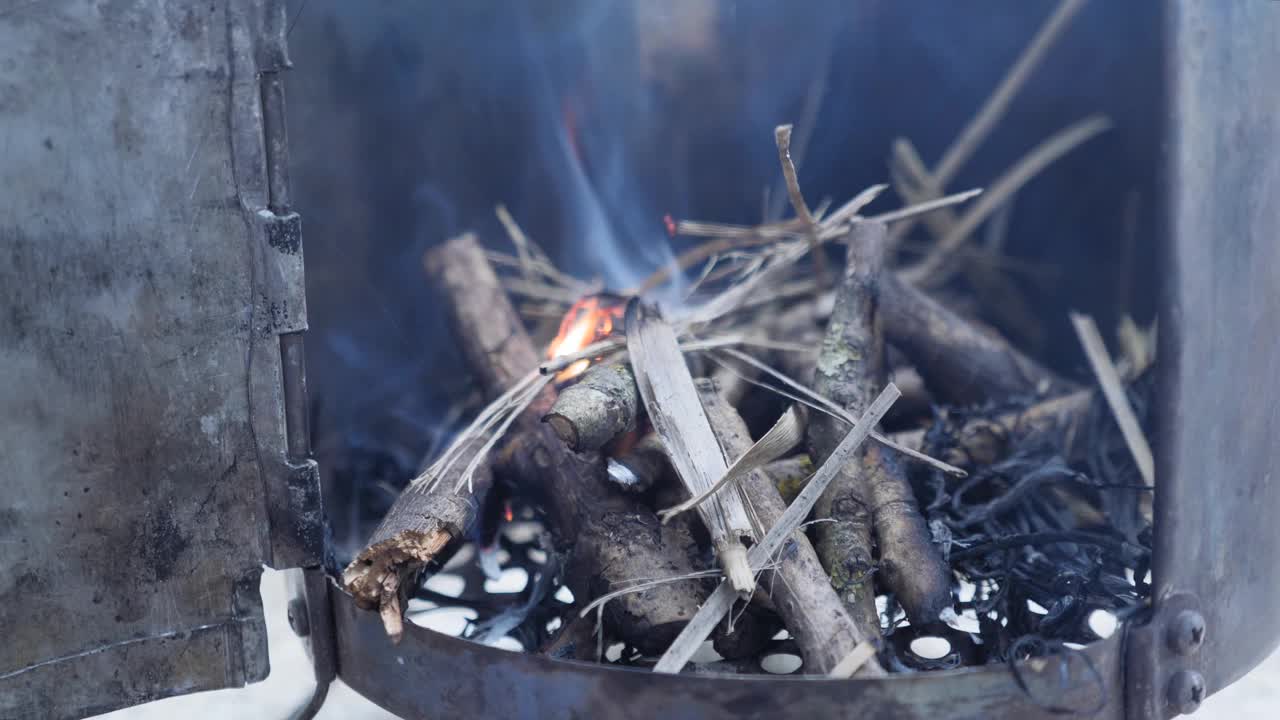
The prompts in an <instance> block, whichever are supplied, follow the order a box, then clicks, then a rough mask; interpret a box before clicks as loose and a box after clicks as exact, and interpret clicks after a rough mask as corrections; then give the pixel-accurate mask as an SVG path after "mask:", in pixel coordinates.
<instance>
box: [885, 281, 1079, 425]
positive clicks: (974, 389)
mask: <svg viewBox="0 0 1280 720" xmlns="http://www.w3.org/2000/svg"><path fill="white" fill-rule="evenodd" d="M880 314H881V315H882V316H883V319H884V331H885V334H886V339H887V340H888V341H889V342H890V343H892V344H893V345H894V346H895V347H897V348H898V349H899V350H901V351H902V353H903V354H904V355H906V356H907V357H908V358H909V359H910V360H911V363H912V364H913V365H915V367H916V370H918V371H919V372H920V376H921V377H922V378H924V382H925V386H926V387H928V389H929V392H930V393H931V394H932V395H933V396H934V397H935V398H937V399H938V400H941V401H942V402H945V403H949V404H954V405H972V404H976V403H980V402H982V401H984V400H987V399H990V398H1007V397H1009V396H1018V395H1032V394H1037V393H1038V394H1046V393H1049V392H1052V391H1054V390H1063V389H1067V388H1068V387H1069V385H1068V383H1066V382H1065V381H1064V380H1062V379H1060V378H1058V377H1057V376H1056V375H1054V374H1053V373H1052V372H1050V371H1049V370H1047V369H1045V368H1044V367H1042V366H1041V365H1040V364H1039V363H1037V362H1035V361H1034V360H1032V359H1031V358H1029V357H1027V356H1026V355H1023V354H1022V353H1021V352H1019V351H1018V350H1017V349H1015V348H1014V347H1013V346H1011V345H1010V344H1009V343H1008V341H1006V340H1005V339H1004V338H1002V337H1000V336H999V335H997V334H995V333H993V332H986V331H984V330H982V329H979V328H978V327H976V326H975V325H974V324H973V323H971V322H969V321H967V320H965V319H964V318H963V317H961V316H959V315H957V314H955V313H954V312H952V311H950V310H948V309H947V308H945V307H943V306H942V305H941V304H940V303H938V302H936V301H935V300H933V299H932V298H930V297H929V296H928V295H926V294H925V293H924V292H923V291H921V290H918V289H916V288H915V287H912V286H911V285H909V284H908V283H906V282H904V281H903V280H902V279H901V278H900V277H898V276H897V274H895V273H889V272H886V273H882V274H881V276H880Z"/></svg>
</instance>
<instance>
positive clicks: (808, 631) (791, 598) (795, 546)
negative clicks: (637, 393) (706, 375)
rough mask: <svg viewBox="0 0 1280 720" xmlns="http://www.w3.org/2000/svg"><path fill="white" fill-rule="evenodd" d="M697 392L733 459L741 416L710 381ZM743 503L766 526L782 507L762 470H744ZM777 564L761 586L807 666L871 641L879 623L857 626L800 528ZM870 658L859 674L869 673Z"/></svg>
mask: <svg viewBox="0 0 1280 720" xmlns="http://www.w3.org/2000/svg"><path fill="white" fill-rule="evenodd" d="M698 393H699V395H700V396H701V398H702V407H703V408H704V409H705V410H706V412H707V419H708V420H710V422H711V427H712V428H713V429H714V430H715V432H716V437H717V438H718V439H719V441H720V445H721V446H722V447H723V448H724V453H725V455H726V456H728V457H738V456H740V455H742V454H743V453H745V452H746V451H747V450H748V449H749V448H750V447H751V435H750V434H749V432H748V430H747V426H746V423H744V422H743V421H742V417H741V416H739V415H738V413H737V411H735V410H734V409H733V406H731V405H730V404H729V403H728V402H727V401H726V399H725V398H724V397H723V396H721V395H720V394H719V393H717V392H716V387H715V385H714V384H713V383H711V382H710V381H707V380H701V381H699V382H698ZM739 484H740V486H741V487H742V491H743V493H744V495H745V496H746V499H747V501H748V502H749V503H750V504H751V507H752V508H753V509H754V510H755V512H756V514H757V515H758V516H759V518H760V523H761V524H762V525H765V526H767V527H772V526H773V525H775V524H776V523H777V522H778V521H779V519H780V518H781V517H782V514H783V513H784V512H785V511H786V505H785V504H784V503H783V502H782V498H781V497H779V495H778V490H777V489H776V488H775V487H774V484H773V480H772V479H771V478H770V477H769V476H768V475H767V474H766V473H765V472H763V471H760V470H756V471H753V472H750V473H748V474H747V475H746V476H744V477H743V478H742V479H741V480H740V481H739ZM788 542H790V543H792V547H790V548H789V549H787V550H784V551H783V553H782V556H781V558H780V559H779V561H778V566H777V568H776V569H775V570H773V571H772V573H773V578H772V582H771V581H770V580H768V579H766V580H764V582H763V583H762V586H763V587H767V588H771V589H772V595H773V602H774V607H775V608H777V611H778V614H779V615H780V616H782V621H783V623H784V624H785V625H786V626H787V630H789V631H790V632H791V635H792V636H793V637H794V638H795V640H796V645H797V646H798V647H799V648H800V651H801V653H803V655H804V661H805V664H806V666H807V667H810V668H813V669H814V670H816V671H817V672H820V673H822V674H824V675H825V674H827V673H830V672H831V671H832V670H835V669H836V667H837V666H838V665H839V664H840V662H841V661H842V660H844V659H845V658H847V657H849V656H850V655H851V654H852V653H853V652H854V650H856V649H857V648H858V646H859V645H861V644H862V643H864V642H867V641H872V642H875V641H876V640H878V639H879V636H880V624H879V622H877V623H876V624H875V625H871V626H859V625H858V624H857V623H855V622H854V619H853V617H852V616H850V615H849V613H848V612H847V611H846V610H845V608H844V606H843V605H842V604H841V603H840V598H839V596H837V595H836V593H835V591H834V590H833V589H832V588H831V582H830V581H829V580H828V579H827V573H826V571H825V570H823V569H822V565H821V564H820V563H819V562H818V556H817V554H816V553H814V551H813V546H812V545H810V544H809V540H808V538H807V537H805V535H804V533H802V532H799V531H797V532H793V533H792V534H791V537H790V538H789V539H788ZM872 667H874V661H873V662H872V663H871V664H869V665H866V666H864V673H870V672H874V671H873V670H872V669H871V668H872Z"/></svg>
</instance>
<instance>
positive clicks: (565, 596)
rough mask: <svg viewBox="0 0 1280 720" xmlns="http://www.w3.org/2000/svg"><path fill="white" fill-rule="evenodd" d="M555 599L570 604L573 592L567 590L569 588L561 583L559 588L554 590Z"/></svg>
mask: <svg viewBox="0 0 1280 720" xmlns="http://www.w3.org/2000/svg"><path fill="white" fill-rule="evenodd" d="M556 599H557V600H559V601H560V602H562V603H565V604H566V605H571V604H573V593H572V592H570V591H569V588H567V587H565V586H564V585H561V586H560V589H559V590H556Z"/></svg>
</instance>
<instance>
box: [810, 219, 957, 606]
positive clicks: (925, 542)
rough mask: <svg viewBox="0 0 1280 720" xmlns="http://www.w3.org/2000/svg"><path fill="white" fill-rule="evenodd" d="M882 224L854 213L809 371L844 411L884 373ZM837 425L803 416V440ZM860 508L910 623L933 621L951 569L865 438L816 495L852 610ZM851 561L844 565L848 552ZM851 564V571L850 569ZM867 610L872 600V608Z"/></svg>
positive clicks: (886, 454)
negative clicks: (806, 422)
mask: <svg viewBox="0 0 1280 720" xmlns="http://www.w3.org/2000/svg"><path fill="white" fill-rule="evenodd" d="M884 250H885V228H884V226H883V225H880V224H878V223H875V224H873V223H863V224H861V225H859V226H856V229H855V230H854V231H853V232H852V233H851V234H850V237H849V261H848V263H847V269H846V271H845V276H844V280H843V282H842V283H841V285H840V288H839V289H838V290H837V294H836V302H835V306H834V307H833V309H832V312H831V321H830V323H829V324H828V326H827V335H826V337H825V338H824V339H823V344H822V351H821V354H820V355H819V357H818V370H817V375H816V377H815V385H816V389H817V391H818V392H819V393H822V394H823V395H825V396H827V397H829V398H830V399H832V400H833V401H835V402H836V403H839V404H840V405H842V406H844V407H845V408H846V409H848V410H850V411H852V412H855V413H856V412H860V411H861V410H862V409H863V408H865V407H867V405H868V404H870V402H871V400H872V398H873V397H874V393H875V392H876V388H878V387H880V386H881V385H882V384H883V383H884V378H885V376H886V372H885V347H884V333H883V331H882V329H881V325H880V313H879V306H880V284H881V282H882V281H883V278H885V277H887V276H889V275H890V273H888V272H881V270H882V268H883V264H884ZM841 429H842V428H839V427H833V423H832V421H831V419H830V418H828V417H814V418H811V419H810V433H809V440H810V450H811V451H812V452H813V453H814V457H815V458H816V459H818V460H819V461H823V460H825V459H826V455H827V454H828V453H829V452H830V448H831V447H832V443H833V440H834V438H835V437H837V436H838V433H839V432H840V430H841ZM868 514H869V515H870V517H871V520H872V522H873V523H874V527H875V534H876V538H877V539H878V541H879V543H878V544H879V548H880V563H879V567H880V571H881V573H882V574H883V576H884V581H885V583H886V585H888V587H889V588H891V589H892V590H893V591H894V592H895V593H896V594H897V596H898V599H899V601H900V602H901V603H902V606H903V608H904V609H905V610H906V611H907V615H908V617H909V618H910V619H911V621H912V623H915V624H925V623H930V622H936V621H937V620H938V616H939V613H941V612H942V610H943V609H945V608H947V607H949V606H950V604H951V591H950V586H951V573H950V571H949V569H948V568H947V565H946V563H945V562H944V561H943V559H942V554H941V552H940V551H939V549H938V548H937V546H935V545H934V544H933V541H932V537H931V535H930V533H929V529H928V525H927V524H926V523H925V521H924V518H923V517H922V516H921V514H920V511H919V508H918V506H917V503H916V499H915V495H914V493H913V492H912V490H911V486H910V484H909V483H908V482H907V478H906V473H905V472H904V470H903V467H902V464H901V462H900V460H899V458H898V457H897V454H896V453H893V452H892V451H889V450H886V449H885V448H883V447H882V446H880V445H878V444H872V445H868V446H867V447H865V448H864V449H863V452H862V453H861V455H860V462H859V463H858V464H857V465H854V466H852V467H850V468H847V469H846V470H845V471H844V472H843V473H842V474H841V476H840V477H838V478H837V479H836V481H835V482H833V483H832V485H831V487H830V488H828V489H827V492H826V493H825V494H824V495H823V497H822V499H821V500H820V501H819V505H818V516H819V517H831V518H832V519H833V520H834V522H831V523H823V524H821V525H819V526H818V530H817V532H818V538H819V545H818V547H819V555H820V556H821V557H822V559H823V560H824V562H825V564H826V566H827V568H828V570H829V571H830V572H831V574H832V580H833V582H835V583H836V585H837V587H838V588H842V589H843V590H844V594H845V597H846V600H849V601H856V602H857V603H858V605H857V606H856V607H858V608H860V610H861V612H864V613H865V612H867V609H866V604H867V603H868V602H871V603H872V607H873V608H874V591H873V590H872V587H871V585H872V583H871V582H870V579H869V577H867V576H866V572H865V570H864V569H863V567H862V566H861V562H863V559H864V558H869V556H870V538H869V536H868V535H867V533H866V520H867V516H868ZM851 558H852V559H854V560H856V561H857V562H858V563H859V564H858V565H857V566H853V567H851V566H850V565H849V562H850V559H851ZM859 573H860V574H859ZM873 611H874V610H873Z"/></svg>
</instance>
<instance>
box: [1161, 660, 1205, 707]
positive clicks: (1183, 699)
mask: <svg viewBox="0 0 1280 720" xmlns="http://www.w3.org/2000/svg"><path fill="white" fill-rule="evenodd" d="M1202 702H1204V676H1203V675H1201V674H1200V673H1198V672H1196V671H1195V670H1179V671H1178V672H1176V673H1174V674H1173V678H1172V679H1171V680H1170V681H1169V707H1170V708H1172V709H1173V711H1174V712H1176V713H1178V714H1181V715H1186V714H1188V713H1193V712H1195V711H1196V710H1197V709H1198V708H1199V707H1200V703H1202Z"/></svg>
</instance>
